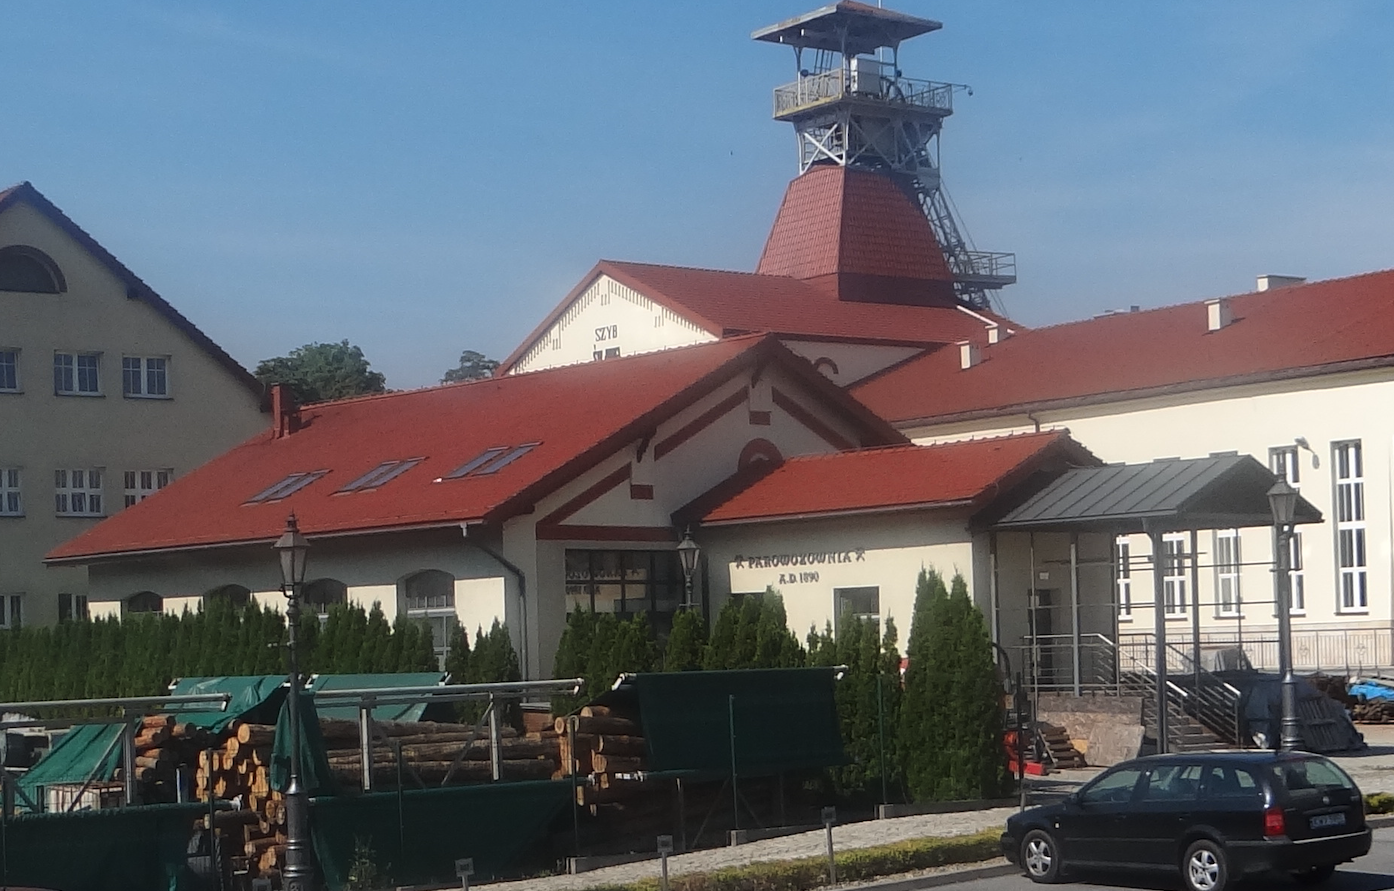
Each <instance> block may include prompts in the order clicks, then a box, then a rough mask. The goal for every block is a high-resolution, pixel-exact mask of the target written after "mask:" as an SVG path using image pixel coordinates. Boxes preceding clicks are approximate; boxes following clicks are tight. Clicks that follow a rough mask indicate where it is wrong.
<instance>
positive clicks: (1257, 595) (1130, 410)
mask: <svg viewBox="0 0 1394 891" xmlns="http://www.w3.org/2000/svg"><path fill="white" fill-rule="evenodd" d="M1391 302H1394V273H1389V272H1380V273H1372V274H1369V275H1363V276H1356V277H1353V278H1349V279H1340V280H1335V281H1329V282H1317V283H1312V284H1300V285H1290V286H1288V287H1283V288H1280V289H1269V290H1263V291H1256V292H1254V293H1251V294H1247V295H1239V296H1236V297H1231V298H1224V299H1222V300H1211V301H1205V302H1197V303H1189V304H1182V305H1179V306H1173V307H1167V308H1164V309H1159V310H1152V311H1147V312H1131V313H1120V314H1116V315H1110V316H1104V317H1100V318H1097V319H1092V320H1087V321H1082V322H1075V323H1070V324H1066V325H1059V326H1055V327H1053V328H1046V329H1038V330H1034V331H1023V332H1020V333H1018V334H1017V335H1016V336H1014V337H1011V338H1009V339H1007V340H1004V341H1003V342H1001V343H998V344H992V345H983V346H981V347H980V348H973V349H969V348H967V347H965V348H963V349H961V350H953V349H946V350H942V351H940V352H938V353H936V354H934V355H930V356H925V357H922V358H919V359H916V360H913V361H911V362H909V363H906V364H905V365H904V366H902V367H899V368H897V369H895V370H893V371H891V372H888V373H886V374H884V375H881V376H878V377H876V378H874V379H871V380H868V381H866V382H864V383H863V384H861V385H859V386H857V387H855V388H854V389H853V392H854V393H855V395H857V397H858V398H859V399H861V400H862V401H864V402H865V403H866V404H867V405H868V406H870V407H872V408H873V409H875V410H877V411H878V412H879V413H881V414H882V415H883V416H885V417H887V418H889V419H891V420H892V421H893V422H894V423H895V424H896V426H897V427H898V428H900V429H901V430H902V431H904V432H905V433H906V434H907V435H909V436H910V437H911V438H912V439H914V440H915V441H916V442H921V443H931V442H944V441H950V440H955V439H961V438H964V437H972V436H996V435H1001V434H1004V433H1011V432H1019V431H1030V430H1037V429H1042V430H1049V429H1068V430H1069V431H1070V432H1071V434H1072V435H1073V436H1075V437H1077V438H1078V439H1079V440H1080V441H1081V442H1083V443H1086V444H1087V445H1088V446H1089V448H1090V450H1091V451H1093V452H1094V453H1095V454H1097V455H1098V456H1099V457H1100V458H1102V459H1104V460H1105V461H1110V462H1142V461H1151V460H1155V459H1162V458H1168V457H1182V458H1189V457H1200V456H1204V455H1207V454H1212V453H1222V452H1237V453H1239V454H1247V455H1252V456H1254V457H1255V458H1256V459H1258V460H1259V461H1260V462H1262V463H1264V464H1265V465H1266V466H1268V467H1269V468H1270V469H1271V470H1272V471H1273V472H1274V473H1276V474H1278V475H1279V476H1282V477H1284V478H1286V479H1287V480H1288V481H1289V482H1290V483H1292V484H1293V485H1294V486H1295V487H1297V488H1298V489H1299V491H1300V492H1301V494H1302V496H1303V497H1304V498H1306V499H1308V500H1309V501H1310V502H1311V503H1312V504H1313V505H1315V506H1316V507H1317V508H1318V509H1319V510H1320V511H1321V512H1322V515H1323V522H1322V523H1320V524H1315V525H1311V526H1306V527H1303V528H1301V529H1299V530H1298V532H1297V535H1296V536H1295V537H1294V539H1293V543H1292V552H1291V555H1290V560H1291V565H1292V567H1293V570H1292V573H1291V582H1292V592H1293V602H1292V617H1293V628H1294V630H1295V638H1294V647H1295V659H1296V662H1297V664H1298V665H1299V666H1301V667H1304V668H1307V669H1313V670H1315V669H1327V670H1340V669H1346V668H1350V669H1353V670H1359V669H1361V668H1369V667H1388V666H1390V665H1394V652H1391V646H1390V628H1391V622H1394V574H1391V566H1394V563H1392V562H1391V561H1394V524H1391V508H1392V507H1394V488H1391V467H1392V465H1391V462H1394V452H1391V445H1394V421H1391V420H1390V419H1389V418H1388V417H1386V413H1385V412H1383V411H1381V410H1380V407H1381V406H1383V405H1387V404H1389V400H1390V399H1391V398H1394V323H1391V321H1390V318H1389V313H1388V307H1389V306H1390V305H1391ZM930 381H934V382H935V385H936V386H935V388H934V392H929V391H927V390H926V389H924V387H925V386H926V385H927V384H928V383H929V382H930ZM1273 542H1274V537H1273V535H1272V531H1271V530H1270V529H1248V530H1235V529H1217V530H1213V531H1210V532H1207V533H1203V534H1201V535H1199V536H1198V537H1197V538H1196V540H1195V541H1194V542H1192V540H1191V539H1190V537H1189V536H1186V535H1181V534H1177V535H1176V536H1173V537H1172V538H1171V539H1169V540H1168V541H1167V543H1166V547H1167V548H1168V551H1167V553H1166V554H1164V555H1162V559H1161V560H1160V563H1161V564H1162V565H1163V566H1164V567H1168V568H1167V569H1166V570H1165V571H1166V572H1168V574H1169V578H1171V579H1172V587H1173V588H1174V589H1175V596H1174V598H1173V599H1172V600H1171V601H1169V604H1168V606H1167V609H1168V619H1169V621H1171V622H1173V623H1175V624H1176V625H1178V626H1183V627H1189V625H1190V623H1191V622H1192V611H1193V610H1194V611H1197V612H1198V617H1199V620H1200V624H1201V626H1202V630H1203V633H1204V634H1205V636H1206V638H1207V640H1210V641H1213V642H1216V643H1218V642H1221V641H1225V640H1231V641H1238V640H1239V639H1241V638H1243V639H1244V640H1245V646H1246V649H1247V650H1249V652H1250V656H1251V658H1253V659H1254V660H1255V661H1257V662H1260V663H1267V664H1273V663H1274V662H1276V642H1275V639H1274V638H1275V635H1276V618H1275V616H1274V585H1273V577H1272V567H1273V565H1274V562H1273V561H1274V556H1275V555H1274V549H1273V548H1274V545H1273ZM1113 562H1114V572H1115V576H1116V583H1115V598H1114V599H1115V610H1116V613H1117V616H1118V620H1119V627H1120V631H1121V632H1122V633H1127V630H1128V629H1129V628H1131V627H1133V621H1134V615H1135V612H1136V610H1135V608H1134V607H1135V605H1136V604H1137V603H1139V602H1142V601H1147V602H1149V603H1150V601H1151V591H1150V588H1149V587H1148V583H1147V582H1145V581H1144V582H1143V583H1142V585H1141V586H1135V585H1134V582H1133V580H1132V577H1133V576H1135V575H1136V574H1138V573H1140V572H1142V573H1148V572H1150V567H1151V566H1152V565H1153V563H1154V560H1153V555H1152V554H1151V548H1150V545H1149V543H1148V541H1147V539H1146V538H1145V537H1142V536H1125V537H1121V538H1120V539H1119V540H1118V541H1117V542H1116V543H1115V546H1114V558H1113ZM1195 570H1198V571H1195ZM1138 630H1139V631H1147V630H1149V629H1147V628H1139V629H1138Z"/></svg>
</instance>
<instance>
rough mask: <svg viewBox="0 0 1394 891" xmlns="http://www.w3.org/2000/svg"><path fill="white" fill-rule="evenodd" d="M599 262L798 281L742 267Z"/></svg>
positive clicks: (605, 260) (616, 261)
mask: <svg viewBox="0 0 1394 891" xmlns="http://www.w3.org/2000/svg"><path fill="white" fill-rule="evenodd" d="M599 262H600V263H609V264H611V265H614V266H642V267H644V268H646V269H681V270H684V271H687V272H718V273H721V274H722V275H743V276H748V277H750V278H773V279H785V280H788V281H794V282H796V281H799V279H796V278H794V277H793V276H792V275H772V274H770V273H768V272H747V271H745V270H743V269H717V268H715V267H712V266H681V265H679V264H677V263H645V262H643V261H640V260H607V259H601V260H600V261H599Z"/></svg>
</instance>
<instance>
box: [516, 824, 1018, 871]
mask: <svg viewBox="0 0 1394 891" xmlns="http://www.w3.org/2000/svg"><path fill="white" fill-rule="evenodd" d="M1015 811H1016V809H1015V808H995V809H993V810H986V811H969V812H968V813H959V814H929V815H924V816H918V817H900V818H897V819H894V820H868V821H867V822H864V823H849V824H847V825H845V826H836V827H833V847H834V848H836V849H837V850H839V851H845V850H849V849H851V848H870V847H874V846H876V845H883V844H888V843H890V842H897V841H903V840H905V839H909V838H924V837H928V836H940V837H948V836H954V835H972V834H973V833H975V832H978V831H980V830H983V829H989V828H997V827H1000V826H1002V824H1003V823H1005V822H1006V819H1007V816H1008V815H1009V814H1012V813H1014V812H1015ZM826 852H827V839H826V837H825V836H824V834H823V830H821V829H819V830H816V831H814V832H804V833H800V834H799V835H788V836H785V837H783V838H772V839H767V840H765V841H758V842H751V843H750V844H748V845H738V846H736V847H734V848H711V849H708V850H705V851H694V852H693V853H691V854H682V855H679V856H677V857H670V858H669V859H668V874H669V875H682V874H683V873H689V872H710V871H712V870H716V869H721V868H723V867H727V866H744V865H746V864H749V863H759V862H763V861H767V860H794V859H797V858H800V857H816V856H819V855H823V854H825V853H826ZM657 875H658V861H657V860H650V861H644V862H642V863H627V864H625V865H623V866H609V867H606V868H604V869H597V870H595V871H593V872H587V873H582V874H581V875H576V876H550V877H548V878H542V879H526V880H523V881H518V882H500V883H495V884H492V885H490V886H489V887H490V888H495V889H513V888H518V889H522V888H527V889H528V891H533V889H537V891H572V889H581V888H592V887H594V886H596V885H605V884H611V883H616V882H632V881H635V880H637V879H641V878H648V877H651V876H657Z"/></svg>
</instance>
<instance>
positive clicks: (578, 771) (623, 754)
mask: <svg viewBox="0 0 1394 891" xmlns="http://www.w3.org/2000/svg"><path fill="white" fill-rule="evenodd" d="M568 722H571V723H574V724H575V728H574V734H573V732H572V728H571V727H569V726H568ZM554 732H555V733H556V734H557V736H558V738H559V739H560V741H561V768H560V769H559V770H558V771H557V772H556V773H555V774H554V775H553V776H554V777H555V778H557V779H560V778H562V777H568V776H572V775H573V774H574V775H576V776H578V777H584V776H589V777H590V783H589V784H587V785H584V786H577V787H576V803H577V804H580V805H589V806H591V808H592V809H594V806H595V805H597V804H603V803H607V802H611V801H617V800H619V799H622V798H625V797H627V796H628V794H629V793H630V792H633V791H634V790H636V789H637V788H639V787H640V786H641V785H642V782H641V781H640V779H639V777H638V776H637V775H638V774H639V772H640V771H642V770H644V755H645V752H646V751H647V750H646V748H645V745H644V737H643V736H641V735H640V727H639V725H638V724H637V723H635V722H634V721H631V720H629V719H628V718H623V717H620V716H619V715H616V714H614V712H612V711H611V710H610V709H609V708H608V707H607V706H603V705H588V706H586V707H584V708H582V709H581V713H580V714H579V715H574V716H572V717H563V718H557V719H556V722H555V724H554ZM573 739H574V740H575V746H574V748H573V744H572V740H573Z"/></svg>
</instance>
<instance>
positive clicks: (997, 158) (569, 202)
mask: <svg viewBox="0 0 1394 891" xmlns="http://www.w3.org/2000/svg"><path fill="white" fill-rule="evenodd" d="M814 5H816V3H814V2H808V3H803V2H799V0H778V2H774V0H740V2H737V0H709V2H702V3H660V2H647V3H639V2H624V3H621V2H615V3H598V2H592V3H575V2H560V0H558V2H533V3H527V4H523V3H483V2H465V0H452V2H416V3H394V4H386V3H377V4H368V3H359V4H345V3H331V2H297V3H294V4H286V3H271V2H240V3H236V4H210V3H203V2H199V0H183V2H178V3H173V2H171V3H163V4H161V3H146V2H140V0H127V2H122V3H117V4H114V3H104V2H96V0H92V2H53V0H9V2H7V3H6V4H5V11H6V16H5V19H6V32H7V38H6V48H5V52H4V53H3V54H0V81H3V83H4V84H5V87H4V89H3V90H0V121H4V127H3V129H2V130H0V183H4V184H9V183H12V182H18V181H20V180H29V181H31V182H33V183H34V185H35V186H37V187H38V188H39V190H40V191H42V192H43V193H44V194H46V195H47V196H48V197H49V198H50V199H51V200H53V201H54V203H56V204H57V205H58V206H59V207H61V208H63V209H64V210H65V211H66V212H67V213H68V214H69V215H71V216H72V217H73V218H74V219H75V220H76V221H77V222H78V223H79V225H81V226H83V227H84V228H86V229H87V230H88V231H89V232H91V233H92V234H93V235H94V236H95V237H96V238H97V240H98V241H100V242H102V243H103V244H104V245H106V246H107V247H108V248H109V249H111V250H112V251H113V252H114V253H115V254H116V255H117V256H118V257H120V258H121V259H122V260H123V261H124V262H125V263H126V264H127V265H128V266H130V267H131V268H132V269H133V270H135V272H136V273H137V274H138V275H140V276H142V277H143V278H144V279H145V280H146V281H148V282H149V283H150V284H151V285H152V286H153V287H154V288H155V289H156V290H157V291H159V292H160V293H161V294H163V295H164V296H165V297H166V298H168V299H169V300H170V301H171V302H173V303H174V304H175V305H176V306H177V307H179V308H180V309H181V310H182V311H183V312H184V313H185V314H186V315H188V316H189V317H190V318H191V319H192V320H193V321H194V322H195V323H196V324H198V325H199V326H200V327H202V328H203V329H204V330H205V331H206V332H208V333H209V334H210V335H211V336H212V337H213V338H214V339H215V340H217V341H218V342H219V343H221V344H222V345H223V346H225V347H226V348H227V349H228V350H229V351H230V352H231V353H232V354H233V355H234V356H236V357H237V358H238V359H239V360H241V361H242V362H243V363H244V364H246V365H247V366H248V367H251V366H253V365H255V363H256V362H257V361H258V360H259V359H262V358H266V357H268V356H274V355H282V354H284V353H285V352H287V351H288V350H290V349H292V348H294V347H295V346H298V345H300V344H302V343H306V342H308V341H312V340H339V339H343V338H347V339H349V340H351V341H353V342H354V343H357V344H359V345H360V346H362V347H363V349H364V351H365V352H366V354H367V356H368V358H369V359H370V360H371V361H372V363H373V366H374V367H375V368H377V369H378V370H380V371H382V372H384V373H385V374H386V375H387V379H388V385H389V386H393V387H414V386H422V385H426V384H431V383H434V382H435V381H436V380H437V379H438V378H439V377H440V375H441V374H442V373H443V372H444V371H445V370H446V369H447V368H449V367H451V366H453V365H454V364H455V360H456V358H457V357H458V355H459V353H460V351H461V350H463V349H476V350H480V351H482V352H485V353H487V354H489V355H492V356H495V357H499V358H501V357H502V356H503V355H505V354H506V353H507V352H508V351H509V350H511V349H512V348H513V347H514V346H515V345H516V344H517V343H518V342H519V341H520V340H521V339H522V338H523V337H524V336H525V335H526V334H527V333H528V332H529V331H530V330H531V329H532V328H533V327H534V326H535V325H536V323H537V322H538V321H539V320H540V318H541V317H542V316H543V315H544V314H545V313H546V312H547V311H548V310H549V309H551V308H552V307H553V306H554V305H555V304H556V303H557V301H559V300H560V299H561V297H562V296H563V295H564V294H565V293H566V292H567V291H568V290H570V288H571V287H572V286H573V285H575V284H576V282H577V281H578V280H579V279H580V278H581V277H582V276H583V275H584V274H585V272H586V271H587V270H589V269H590V267H591V266H592V265H593V264H594V262H595V261H596V260H597V259H599V258H602V257H603V258H612V259H625V260H640V261H647V262H659V263H674V264H682V265H693V266H708V267H716V268H729V269H753V268H754V265H755V262H756V260H757V259H758V256H759V252H760V249H761V247H762V246H763V243H764V238H765V235H766V233H767V231H768V228H769V225H770V223H771V222H772V221H773V218H774V214H775V211H776V209H777V207H778V203H779V199H780V197H781V195H782V194H783V191H784V188H785V185H786V184H787V182H788V180H789V179H790V178H792V177H793V175H794V173H795V172H796V170H795V167H794V143H793V136H792V129H791V128H790V127H789V126H788V125H785V124H779V123H776V122H774V121H772V120H771V119H770V116H769V115H770V111H769V109H770V91H771V89H772V88H773V87H774V86H775V85H777V84H779V83H782V82H784V81H786V80H790V79H792V75H793V68H794V65H793V54H792V52H791V51H789V50H787V49H783V48H780V47H774V46H769V45H766V44H757V43H754V42H752V41H751V40H750V39H749V34H750V32H751V31H752V30H754V29H756V28H758V27H761V26H764V25H767V24H771V23H774V22H776V21H779V20H781V19H784V18H787V17H789V16H792V15H795V14H797V13H800V12H803V11H806V9H809V8H812V7H813V6H814ZM891 5H892V6H894V7H895V8H897V9H901V10H903V11H905V12H909V13H912V14H917V15H922V16H926V17H929V18H935V19H938V20H940V21H943V22H944V23H945V27H944V29H943V30H942V31H939V32H937V33H934V34H931V35H927V36H925V37H921V38H918V39H916V40H914V41H911V42H909V43H907V44H906V45H905V47H904V48H903V49H902V54H901V67H902V69H903V70H904V71H905V73H906V74H907V75H908V76H911V77H922V78H927V79H933V80H946V81H953V82H958V83H967V84H969V85H971V86H972V87H973V95H972V96H971V97H970V96H965V95H963V94H960V95H959V96H958V97H957V99H956V103H955V104H956V111H955V114H954V115H953V116H952V117H951V118H950V119H949V120H948V122H947V123H946V126H945V131H944V139H943V152H942V161H943V171H944V180H945V184H946V185H947V187H948V189H949V192H950V194H951V195H952V197H953V199H954V200H955V202H956V203H957V205H958V208H959V210H960V212H961V216H962V218H963V220H964V221H965V223H966V226H967V229H968V231H969V232H970V233H971V234H972V236H973V238H974V240H975V241H976V242H977V245H978V246H979V247H980V248H983V249H988V250H1010V251H1015V252H1016V253H1017V256H1018V269H1019V275H1020V282H1019V283H1018V284H1017V285H1015V286H1014V287H1012V288H1009V289H1007V290H1006V291H1004V292H1003V302H1004V305H1005V308H1006V310H1007V312H1008V313H1009V314H1010V315H1011V316H1013V317H1014V318H1017V319H1019V320H1020V321H1021V322H1023V323H1025V324H1028V325H1042V324H1049V323H1052V322H1058V321H1064V320H1067V319H1073V318H1080V317H1086V316H1089V315H1093V314H1096V313H1099V312H1102V311H1104V310H1106V309H1111V308H1119V307H1125V306H1128V305H1130V304H1140V305H1142V306H1145V307H1146V306H1157V305H1162V304H1166V303H1176V302H1182V301H1187V300H1197V299H1202V298H1205V297H1211V296H1217V295H1220V294H1226V293H1235V292H1240V291H1245V290H1249V289H1251V288H1252V287H1253V278H1254V276H1255V275H1256V274H1259V273H1266V272H1272V273H1282V274H1295V275H1306V276H1308V277H1310V278H1331V277H1336V276H1343V275H1351V274H1355V273H1359V272H1365V271H1370V270H1373V269H1379V268H1386V267H1390V266H1394V244H1392V243H1391V239H1390V237H1389V234H1390V230H1391V225H1390V223H1389V219H1390V212H1389V210H1388V208H1389V207H1391V205H1394V77H1391V74H1394V62H1392V61H1391V54H1390V53H1389V52H1388V50H1387V46H1386V44H1387V39H1388V36H1389V35H1390V34H1391V33H1394V4H1384V3H1379V2H1376V0H1371V2H1330V3H1313V2H1310V0H1309V2H1281V0H1263V2H1226V3H1214V2H1204V3H1202V2H1168V3H1160V2H1153V3H1108V2H1103V0H1094V2H1070V0H1062V2H1051V3H1028V2H1024V0H1018V2H997V0H944V2H923V0H902V2H900V3H899V4H891Z"/></svg>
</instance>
